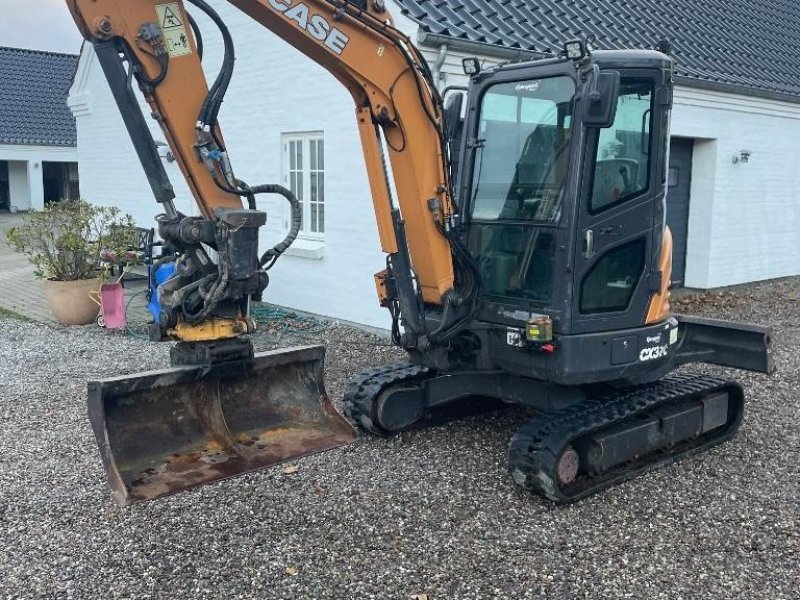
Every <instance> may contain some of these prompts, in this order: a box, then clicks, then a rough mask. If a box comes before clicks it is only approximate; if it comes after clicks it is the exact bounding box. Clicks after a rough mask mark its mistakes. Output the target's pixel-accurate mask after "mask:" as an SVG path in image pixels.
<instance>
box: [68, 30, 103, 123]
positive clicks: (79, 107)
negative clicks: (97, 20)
mask: <svg viewBox="0 0 800 600" xmlns="http://www.w3.org/2000/svg"><path fill="white" fill-rule="evenodd" d="M96 62H97V59H96V58H95V54H94V49H93V48H92V45H91V44H87V43H85V42H84V44H83V46H82V48H81V55H80V58H79V59H78V68H77V69H76V70H75V77H73V79H72V86H71V87H70V89H69V95H68V96H67V106H68V107H69V108H70V110H71V111H72V115H73V116H74V117H81V116H85V115H88V114H91V112H92V103H91V100H92V94H91V92H90V91H89V89H88V88H89V81H90V77H91V74H92V70H93V66H94V63H96Z"/></svg>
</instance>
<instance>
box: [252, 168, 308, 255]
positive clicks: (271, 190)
mask: <svg viewBox="0 0 800 600" xmlns="http://www.w3.org/2000/svg"><path fill="white" fill-rule="evenodd" d="M249 191H250V193H252V194H253V195H256V194H279V195H281V196H283V197H284V198H286V200H287V202H289V204H290V205H291V207H292V220H291V223H290V226H289V233H288V234H287V235H286V237H285V238H283V241H282V242H280V243H279V244H276V245H275V246H273V247H272V248H271V249H269V250H267V251H266V252H265V253H264V255H263V256H262V257H261V261H260V262H259V266H260V267H265V266H266V268H267V269H270V268H271V267H272V265H274V264H275V261H276V260H278V257H279V256H280V255H281V254H283V253H284V252H286V250H287V249H288V248H289V246H291V245H292V243H293V242H294V241H295V240H296V239H297V235H298V234H299V233H300V228H301V227H302V226H303V205H302V204H301V203H300V200H298V199H297V196H295V195H294V194H293V193H292V191H291V190H289V189H287V188H285V187H283V186H282V185H278V184H277V183H268V184H265V185H257V186H254V187H252V188H250V189H249Z"/></svg>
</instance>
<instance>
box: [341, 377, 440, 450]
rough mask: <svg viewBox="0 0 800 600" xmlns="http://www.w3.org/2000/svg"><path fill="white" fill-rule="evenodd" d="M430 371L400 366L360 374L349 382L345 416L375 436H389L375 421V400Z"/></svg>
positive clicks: (346, 393) (346, 392) (345, 399)
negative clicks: (389, 388)
mask: <svg viewBox="0 0 800 600" xmlns="http://www.w3.org/2000/svg"><path fill="white" fill-rule="evenodd" d="M428 371H429V369H428V368H427V367H420V366H419V365H412V364H409V363H399V364H394V365H386V366H383V367H378V368H376V369H372V370H370V371H365V372H364V373H361V374H359V375H358V376H357V377H356V378H355V379H353V380H352V381H350V383H349V384H348V385H347V388H346V390H345V393H344V414H345V416H347V417H348V418H349V419H350V420H352V421H353V422H354V423H355V424H356V425H358V426H359V427H361V428H362V429H364V430H366V431H368V432H370V433H372V434H374V435H388V434H389V433H391V432H389V431H387V430H386V429H384V428H383V427H381V426H380V424H379V423H377V422H376V420H375V411H374V407H375V400H376V399H377V398H378V396H379V395H380V393H381V392H382V391H383V390H385V389H386V388H387V387H389V386H390V385H394V384H397V383H402V382H405V381H409V380H416V379H418V378H419V377H420V376H421V375H426V374H427V373H428Z"/></svg>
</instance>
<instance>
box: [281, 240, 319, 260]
mask: <svg viewBox="0 0 800 600" xmlns="http://www.w3.org/2000/svg"><path fill="white" fill-rule="evenodd" d="M284 254H285V255H286V256H296V257H298V258H309V259H311V260H322V259H323V258H325V242H323V241H322V240H309V239H303V238H302V237H298V238H297V239H296V240H295V241H294V243H293V244H292V245H291V246H289V248H288V249H287V250H286V252H284Z"/></svg>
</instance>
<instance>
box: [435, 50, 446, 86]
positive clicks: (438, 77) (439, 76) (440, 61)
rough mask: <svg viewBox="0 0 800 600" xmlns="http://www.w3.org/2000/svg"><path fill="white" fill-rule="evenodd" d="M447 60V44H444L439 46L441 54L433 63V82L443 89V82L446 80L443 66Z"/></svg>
mask: <svg viewBox="0 0 800 600" xmlns="http://www.w3.org/2000/svg"><path fill="white" fill-rule="evenodd" d="M445 60H447V44H442V45H441V46H439V55H438V56H437V57H436V62H435V63H433V69H431V70H432V75H433V83H434V85H435V86H436V88H437V89H441V87H442V86H441V85H440V84H441V83H442V82H443V81H444V73H442V67H443V66H444V61H445Z"/></svg>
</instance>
